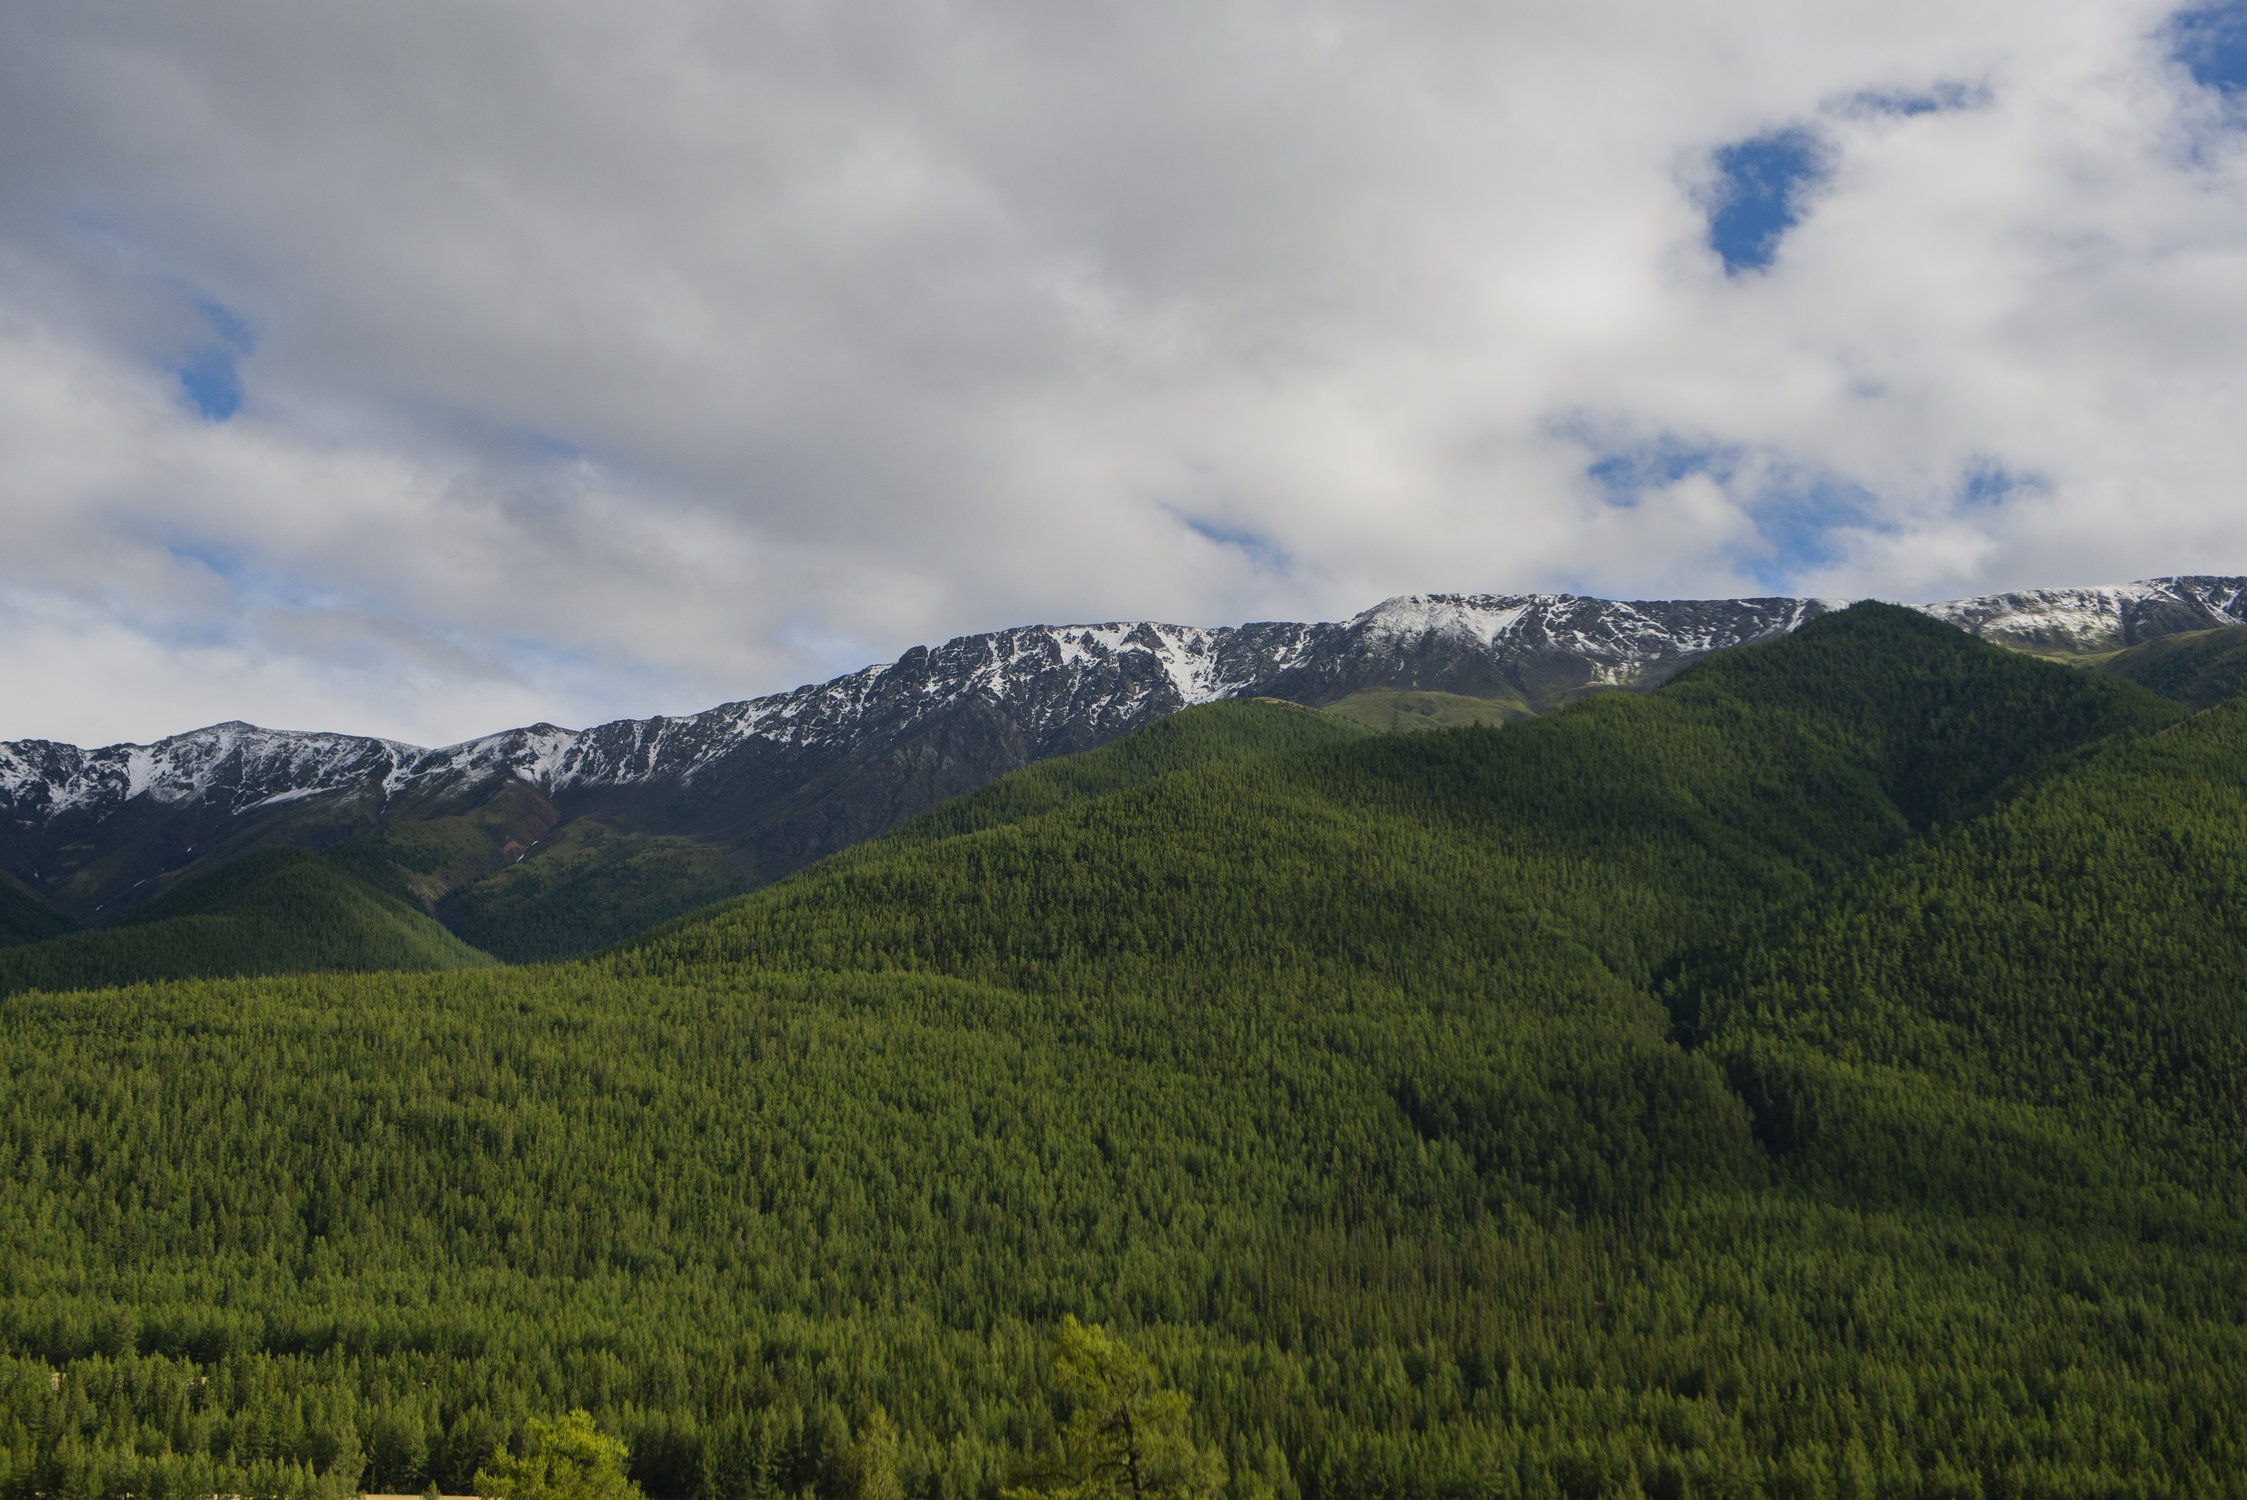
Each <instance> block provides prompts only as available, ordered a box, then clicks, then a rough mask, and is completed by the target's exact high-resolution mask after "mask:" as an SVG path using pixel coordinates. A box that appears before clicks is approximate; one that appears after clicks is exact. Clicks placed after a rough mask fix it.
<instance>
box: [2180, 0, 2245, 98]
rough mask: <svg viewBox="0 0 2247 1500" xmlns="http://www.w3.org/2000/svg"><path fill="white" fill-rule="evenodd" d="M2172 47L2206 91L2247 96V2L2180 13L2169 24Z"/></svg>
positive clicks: (2235, 0)
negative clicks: (2211, 90)
mask: <svg viewBox="0 0 2247 1500" xmlns="http://www.w3.org/2000/svg"><path fill="white" fill-rule="evenodd" d="M2169 47H2170V53H2171V55H2172V56H2174V57H2175V58H2176V59H2177V61H2178V62H2180V63H2183V64H2184V67H2185V71H2186V72H2188V73H2190V74H2191V75H2192V81H2193V82H2194V83H2197V84H2199V85H2200V86H2201V87H2202V88H2206V89H2215V90H2217V91H2218V92H2220V93H2223V94H2227V95H2237V94H2241V93H2247V0H2225V3H2221V4H2216V5H2199V6H2194V7H2193V8H2192V9H2190V10H2183V11H2179V12H2178V13H2177V15H2176V17H2175V19H2173V20H2172V21H2171V22H2170V23H2169Z"/></svg>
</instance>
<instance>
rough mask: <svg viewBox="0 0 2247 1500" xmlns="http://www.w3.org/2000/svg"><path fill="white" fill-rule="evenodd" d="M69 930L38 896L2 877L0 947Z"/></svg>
mask: <svg viewBox="0 0 2247 1500" xmlns="http://www.w3.org/2000/svg"><path fill="white" fill-rule="evenodd" d="M69 930H70V924H69V923H68V922H65V921H64V920H63V919H62V918H60V917H58V916H56V915H55V914H54V913H53V912H52V911H49V910H48V909H47V906H46V904H45V903H44V902H42V901H41V900H40V899H39V898H38V897H37V896H34V895H33V894H32V893H31V892H29V891H27V890H25V889H24V888H23V886H22V884H21V883H20V882H19V881H17V880H16V879H14V878H13V877H12V876H8V875H0V948H5V947H10V946H12V945H14V944H16V943H35V942H37V941H39V940H40V939H41V938H50V937H55V936H57V935H59V934H61V933H64V932H67V931H69Z"/></svg>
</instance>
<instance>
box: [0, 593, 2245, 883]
mask: <svg viewBox="0 0 2247 1500" xmlns="http://www.w3.org/2000/svg"><path fill="white" fill-rule="evenodd" d="M1837 607H1839V604H1838V602H1837V601H1832V600H1818V599H1786V598H1767V599H1731V600H1685V601H1660V602H1646V601H1639V602H1623V601H1615V600H1603V599H1588V598H1581V597H1578V596H1574V595H1567V594H1523V595H1495V594H1421V595H1407V596H1403V597H1399V598H1395V599H1389V600H1386V601H1384V602H1382V603H1380V604H1378V605H1375V606H1374V607H1373V608H1371V609H1368V610H1366V611H1364V612H1363V613H1361V614H1358V615H1356V616H1354V617H1352V618H1351V619H1348V620H1343V621H1335V622H1324V623H1311V624H1298V623H1261V624H1250V625H1242V626H1237V627H1215V628H1204V627H1194V626H1178V625H1163V624H1154V623H1146V622H1116V623H1109V624H1099V625H1065V626H1045V625H1039V626H1026V627H1020V628H1016V629H1009V630H1000V631H995V632H991V633H988V634H982V635H971V636H962V637H959V638H957V639H954V640H951V641H948V642H946V643H944V644H943V645H941V646H935V647H915V648H914V649H912V650H910V651H908V652H906V653H905V654H904V655H903V656H901V657H899V658H898V659H897V660H896V661H894V662H890V663H886V664H883V665H878V666H870V667H866V668H864V669H862V670H860V671H857V672H852V673H849V674H847V675H845V676H842V677H838V678H835V679H833V680H832V681H829V682H824V683H815V684H807V685H805V686H802V687H799V688H796V689H795V690H793V691H791V692H786V693H777V694H772V695H769V696H766V697H760V698H752V699H747V700H743V701H740V702H736V703H728V704H724V705H721V706H719V707H717V708H713V709H710V710H707V711H706V712H703V713H698V714H691V715H686V716H682V717H676V718H669V717H659V718H651V719H626V720H618V721H616V722H613V723H608V724H602V725H597V726H594V727H592V728H589V729H584V730H568V729H562V728H558V727H556V726H554V725H551V724H538V725H532V726H530V727H527V728H523V729H513V730H507V731H505V732H502V733H499V734H493V735H487V736H484V737H482V738H479V739H475V740H470V741H467V742H465V743H462V744H458V745H452V746H447V747H443V748H439V749H424V748H421V747H417V746H412V745H405V744H400V743H398V742H396V741H391V740H383V739H375V738H369V737H363V736H353V735H342V734H329V733H302V732H294V731H283V730H267V729H260V728H257V727H255V726H252V725H248V724H241V723H227V724H219V725H214V726H211V727H209V728H206V729H199V730H195V731H192V732H190V733H187V734H182V735H176V736H173V737H171V738H168V739H164V740H160V741H157V742H156V743H154V744H151V745H113V746H107V747H104V748H100V749H92V750H85V749H79V748H77V747H75V746H71V745H63V744H56V743H52V742H48V741H39V740H26V741H15V742H0V869H5V870H6V871H7V872H8V873H10V874H13V875H15V876H16V877H17V878H19V879H22V880H24V881H26V882H27V883H28V884H30V885H31V886H33V888H34V889H42V888H44V889H47V890H50V891H53V892H56V893H62V892H63V891H65V890H67V892H68V899H67V900H65V901H64V903H63V904H65V905H66V906H67V905H71V904H76V905H77V906H78V907H80V908H81V910H84V909H88V908H98V906H99V905H101V904H106V903H108V902H110V901H113V900H115V899H117V898H118V897H119V896H120V895H122V894H125V893H129V892H130V891H132V890H135V889H138V888H140V887H141V886H144V885H147V884H148V883H149V882H150V881H151V880H152V879H154V878H156V877H162V876H169V875H172V874H175V873H177V872H180V871H182V870H183V869H184V868H185V867H187V866H188V865H191V864H193V863H194V862H195V860H196V858H197V857H198V855H199V854H202V855H207V854H208V853H209V852H210V850H211V848H212V847H213V841H214V840H215V841H216V842H217V843H218V844H219V845H231V844H238V843H239V842H240V837H239V835H241V833H242V831H243V829H244V828H245V826H246V825H248V824H253V823H254V824H256V825H257V826H258V827H259V828H260V829H262V830H265V831H263V832H261V833H260V834H259V835H258V837H259V838H260V839H261V840H264V839H275V840H279V841H284V842H301V843H308V844H314V845H318V844H321V843H324V842H327V841H330V840H332V839H335V838H339V837H347V836H350V835H351V834H353V833H355V832H363V831H365V830H366V829H367V828H369V827H372V826H378V825H380V824H381V823H382V822H383V821H384V820H385V819H387V818H390V817H392V816H395V815H397V814H398V812H399V810H400V809H401V808H404V807H408V806H410V807H412V808H414V809H415V810H416V815H427V814H428V813H429V812H430V811H432V810H436V811H444V810H447V809H457V808H460V807H464V806H467V805H470V804H472V803H474V802H475V801H477V800H478V799H480V798H484V797H488V796H489V795H490V793H491V790H492V788H493V787H495V786H497V785H505V784H515V785H517V786H520V787H524V788H528V789H534V790H535V791H536V793H537V794H539V795H540V796H541V797H543V798H546V799H550V800H551V802H552V804H553V807H554V809H555V814H554V815H555V817H556V819H557V820H566V819H567V818H569V817H572V816H578V815H588V816H597V817H600V818H601V819H602V820H603V821H604V822H606V823H608V824H610V825H612V826H618V827H623V828H628V829H631V830H635V831H642V832H650V833H659V834H684V835H687V836H690V837H695V838H700V839H705V840H708V841H712V842H716V843H719V844H721V845H723V846H725V847H727V848H728V849H729V850H731V851H733V853H734V856H735V859H736V863H737V866H738V868H739V869H740V871H741V873H742V874H743V876H744V877H745V878H749V879H765V878H771V877H773V876H775V875H778V874H781V873H785V872H786V871H787V870H790V869H794V868H796V867H798V866H800V865H802V864H805V863H808V862H809V861H810V860H811V859H814V858H817V857H818V856H820V855H821V854H825V853H828V852H831V851H832V850H834V849H837V848H841V847H843V846H845V845H846V844H848V843H851V842H854V841H855V840H857V839H859V838H863V837H867V836H870V835H871V834H874V833H878V832H880V831H881V830H883V829H885V828H887V827H890V826H892V825H893V824H895V823H896V822H898V821H899V820H901V819H902V818H904V817H908V816H911V815H912V814H913V813H916V812H919V811H921V810H924V809H925V808H927V807H930V806H933V805H935V804H936V803H937V802H939V801H942V800H944V799H945V798H947V797H950V796H954V795H957V794H959V793H961V792H965V791H968V790H971V789H972V788H974V787H976V786H979V785H981V784H983V783H984V782H986V781H988V780H990V779H991V778H992V777H994V776H997V775H1000V774H1002V773H1004V772H1006V771H1008V770H1012V769H1015V768H1016V767H1019V766H1021V765H1026V764H1028V763H1030V762H1032V761H1035V760H1039V759H1043V758H1045V757H1048V756H1052V755H1059V754H1068V753H1071V752H1074V751H1078V750H1086V749H1091V748H1094V747H1096V746H1098V745H1101V744H1104V743H1107V742H1108V741H1110V740H1113V739H1115V738H1117V737H1118V736H1120V735H1123V734H1125V733H1128V732H1129V731H1131V730H1132V729H1135V728H1137V727H1139V726H1140V725H1142V724H1145V723H1148V722H1150V721H1151V720H1153V719H1156V718H1160V717H1162V716H1164V715H1166V714H1169V713H1173V712H1176V711H1177V710H1179V709H1181V708H1184V707H1188V706H1190V705H1193V704H1197V703H1205V702H1210V701H1213V700H1216V699H1222V698H1230V697H1240V696H1269V697H1279V698H1286V699H1291V700H1293V701H1297V702H1302V703H1308V704H1313V705H1317V704H1323V703H1329V702H1333V701H1335V700H1337V699H1339V698H1342V697H1344V696H1347V695H1348V694H1350V693H1353V692H1358V691H1362V690H1366V689H1372V688H1412V689H1429V690H1438V691H1443V692H1451V693H1459V694H1464V695H1468V696H1481V697H1493V696H1501V695H1510V696H1518V697H1519V698H1520V699H1521V700H1523V701H1525V702H1528V703H1530V704H1532V705H1534V706H1537V707H1545V706H1549V705H1551V704H1554V703H1557V702H1560V701H1564V700H1565V699H1567V698H1568V697H1570V696H1572V695H1575V694H1579V693H1581V692H1583V691H1586V690H1590V689H1595V688H1601V687H1629V686H1648V685H1651V684H1653V683H1656V682H1659V681H1661V680H1663V679H1665V678H1667V677H1668V676H1670V675H1671V674H1673V673H1675V672H1676V671H1677V670H1679V669H1680V668H1681V667H1683V666H1684V665H1686V664H1687V663H1689V662H1691V661H1693V660H1695V659H1696V658H1698V657H1700V656H1703V655H1706V654H1707V653H1709V652H1711V651H1716V650H1722V649H1724V648H1726V647H1730V646H1738V645H1745V644H1750V643H1753V642H1755V641H1760V640H1767V639H1770V638H1772V637H1775V636H1778V635H1782V634H1784V633H1786V632H1788V631H1791V630H1793V629H1795V628H1797V627H1798V626H1800V625H1801V624H1802V623H1803V622H1805V621H1806V620H1809V619H1811V618H1814V617H1815V616H1817V615H1819V614H1822V613H1825V612H1827V611H1828V610H1830V609H1834V608H1837ZM1923 607H1924V608H1925V609H1926V610H1927V611H1928V613H1930V614H1932V615H1935V616H1936V617H1938V618H1941V619H1944V620H1947V621H1950V622H1951V623H1953V624H1956V625H1959V626H1960V627H1961V628H1963V629H1966V630H1969V631H1972V632H1973V633H1975V634H1978V635H1981V636H1984V637H1987V638H1990V639H1993V640H1997V641H2000V642H2002V643H2004V644H2007V645H2012V646H2019V647H2024V648H2027V649H2034V650H2045V651H2056V652H2090V651H2099V650H2106V649H2112V648H2117V647H2120V646H2124V645H2128V644H2134V643H2135V642H2137V641H2140V640H2145V639H2151V638H2154V637H2156V636H2160V635H2168V634H2174V633H2176V632H2179V631H2185V630H2193V629H2205V628H2210V627H2214V626H2218V625H2226V624H2236V623H2240V622H2242V621H2243V620H2247V578H2241V577H2178V578H2162V579H2152V580H2146V581H2143V582H2138V583H2130V584H2121V585H2115V586H2112V587H2106V588H2090V589H2051V590H2034V591H2026V592H2019V593H2009V594H2001V595H1992V596H1986V597H1981V598H1975V599H1964V600H1956V601H1951V602H1948V603H1941V604H1933V605H1927V606H1923ZM117 827H127V828H129V829H130V831H131V835H132V836H131V839H130V840H129V842H130V845H131V848H130V850H129V851H127V852H126V853H122V854H119V853H116V852H115V851H114V850H111V849H108V848H105V845H118V844H120V842H121V841H120V839H119V838H118V837H116V836H114V832H113V830H114V829H115V828H117ZM89 851H91V852H89ZM97 865H99V866H100V868H98V869H96V868H95V866H97ZM62 866H68V867H69V868H70V870H71V871H73V872H74V873H73V876H72V878H71V879H70V880H69V881H68V882H64V883H63V884H59V885H58V884H57V876H58V873H59V869H58V867H62ZM89 871H91V873H89ZM160 883H161V882H159V884H160ZM150 893H151V894H153V892H150Z"/></svg>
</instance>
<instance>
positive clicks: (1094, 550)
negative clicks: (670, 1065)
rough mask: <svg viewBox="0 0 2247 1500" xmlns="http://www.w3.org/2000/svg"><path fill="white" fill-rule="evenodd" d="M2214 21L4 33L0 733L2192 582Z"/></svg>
mask: <svg viewBox="0 0 2247 1500" xmlns="http://www.w3.org/2000/svg"><path fill="white" fill-rule="evenodd" d="M2243 391H2247V0H2232V3H2226V4H2219V5H2213V6H2194V7H2188V8H2185V9H2182V10H2180V9H2178V8H2177V7H2176V6H2175V5H2173V4H2159V3H2138V0H1970V3H1967V4H1960V3H1958V0H1940V3H1937V0H1878V3H1872V0H1822V3H1820V4H1818V5H1815V6H1804V5H1800V4H1796V3H1792V0H1699V3H1696V4H1693V5H1678V4H1675V3H1674V0H1649V3H1617V0H1477V3H1472V4H1468V3H1459V0H1385V3H1382V4H1379V5H1368V4H1364V3H1362V0H1347V3H1336V0H1081V3H1071V4H1067V5H1055V4H1052V3H1050V0H975V3H968V0H861V3H857V4H851V5H835V4H831V3H823V0H725V3H716V0H711V3H702V0H635V3H633V4H630V5H619V4H616V3H614V0H599V3H593V0H537V3H535V4H532V3H528V0H524V3H510V0H479V3H473V4H461V3H458V0H398V3H392V4H384V5H361V6H351V7H341V6H333V7H331V6H307V5H302V4H296V3H282V0H202V3H198V4H195V5H176V4H167V3H160V0H139V3H133V0H126V3H120V4H114V5H111V4H104V5H88V4H85V3H83V0H0V641H5V642H6V645H5V649H4V650H0V738H24V737H45V738H53V739H60V740H66V741H71V742H76V743H82V744H98V743H108V742H112V741H116V740H123V739H142V740H144V739H148V738H152V737H155V736H158V735H162V734H166V733H171V732H176V731H179V730H183V729H187V728H190V727H194V726H197V725H201V724H205V723H210V722H214V721H217V720H221V719H229V718H242V719H248V720H251V721H254V722H258V723H263V724H268V725H273V726H277V727H288V728H326V729H338V730H350V731H356V732H363V733H379V734H384V735H389V736H392V737H395V738H400V739H405V740H409V741H413V742H417V743H423V744H437V743H445V742H449V741H453V740H458V739H461V738H465V737H467V736H470V735H474V734H478V733H483V732H487V731H492V730H497V729H501V728H505V727H509V726H512V725H517V724H524V723H531V722H536V721H540V720H547V721H552V722H556V723H562V724H568V725H573V726H574V725H581V724H585V723H590V722H595V721H598V720H601V719H606V718H613V717H620V716H641V715H647V714H652V713H658V712H688V711H692V710H695V709H699V708H703V707H707V706H709V705H711V704H714V703H718V702H722V701H727V700H731V699H736V698H742V697H748V696H753V695H755V694H758V693H763V692H771V691H778V690H784V689H787V688H790V687H793V686H795V685H796V684H798V683H801V682H806V681H815V680H819V679H822V678H825V677H827V676H830V675H833V674H835V673H838V672H841V671H846V670H849V669H852V668H854V667H857V666H859V665H862V664H864V663H867V662H872V661H879V660H887V659H889V658H892V657H894V656H895V655H897V654H898V653H899V652H901V651H903V650H904V649H905V648H907V647H909V646H911V645H913V644H915V643H918V642H933V641H940V640H943V639H946V638H949V637H951V636H955V635H960V634H965V633H968V632H972V631H978V630H985V629H993V628H997V627H1001V626H1006V625H1013V624H1028V623H1037V622H1049V623H1063V622H1077V621H1096V620H1109V619H1132V618H1153V619H1161V620H1169V621H1174V622H1180V623H1192V624H1213V625H1214V624H1229V623H1237V622H1240V621H1243V620H1252V619H1315V618H1327V619H1331V618H1340V617H1346V616H1347V615H1349V614H1352V613H1354V612H1356V611H1358V610H1360V609H1363V608H1365V607H1367V606H1369V605H1371V604H1373V603H1375V602H1376V601H1378V600H1380V599H1382V598H1385V597H1388V596H1391V595H1395V594H1400V593H1410V592H1424V591H1439V590H1461V591H1488V592H1527V591H1537V590H1552V591H1569V592H1577V593H1588V594H1601V595H1608V596H1613V597H1624V598H1672V597H1715V596H1731V595H1743V594H1772V593H1790V594H1816V595H1821V596H1829V597H1836V596H1838V597H1861V596H1868V595H1870V596H1878V597H1883V598H1892V599H1902V600H1929V599H1942V598H1952V597H1958V596H1961V595H1965V594H1972V593H1979V592H1988V591H1993V590H1998V589H2006V588H2017V587H2027V586H2038V585H2059V584H2089V583H2100V582H2112V581H2120V580H2126V579H2132V578H2140V577H2147V576H2154V575H2159V574H2166V573H2180V572H2247V491H2243V485H2242V479H2243V477H2247V411H2243V410H2242V405H2243Z"/></svg>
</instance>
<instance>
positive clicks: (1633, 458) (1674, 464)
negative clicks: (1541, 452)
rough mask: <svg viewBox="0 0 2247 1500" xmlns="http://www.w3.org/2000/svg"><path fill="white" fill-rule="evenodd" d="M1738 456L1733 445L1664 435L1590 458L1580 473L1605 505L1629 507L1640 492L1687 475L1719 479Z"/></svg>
mask: <svg viewBox="0 0 2247 1500" xmlns="http://www.w3.org/2000/svg"><path fill="white" fill-rule="evenodd" d="M1739 458H1740V454H1739V450H1738V449H1736V448H1729V447H1726V446H1723V445H1722V444H1714V443H1694V442H1688V441H1687V440H1685V439H1684V438H1680V437H1669V436H1664V437H1658V438H1655V439H1653V440H1651V441H1649V442H1644V443H1638V444H1635V445H1633V446H1631V447H1629V448H1622V449H1618V450H1616V451H1615V452H1612V453H1608V454H1605V455H1603V456H1602V457H1600V458H1597V459H1594V460H1593V461H1592V462H1591V463H1589V464H1587V465H1585V467H1584V473H1585V475H1586V477H1588V478H1589V479H1590V480H1591V481H1592V483H1594V484H1596V485H1598V486H1599V488H1600V493H1601V495H1602V496H1603V497H1604V498H1605V499H1606V500H1607V503H1608V504H1610V505H1621V506H1633V505H1636V504H1638V499H1639V496H1640V494H1641V493H1643V492H1644V491H1646V490H1653V489H1660V488H1662V487H1663V486H1664V485H1670V484H1675V483H1677V482H1678V481H1679V480H1680V479H1683V478H1685V477H1687V476H1688V475H1691V474H1713V475H1715V476H1716V477H1717V479H1718V480H1719V481H1720V482H1721V481H1722V480H1723V479H1724V478H1725V477H1726V476H1727V475H1729V474H1730V473H1731V472H1732V470H1733V468H1734V467H1735V466H1736V465H1737V464H1738V463H1739Z"/></svg>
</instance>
